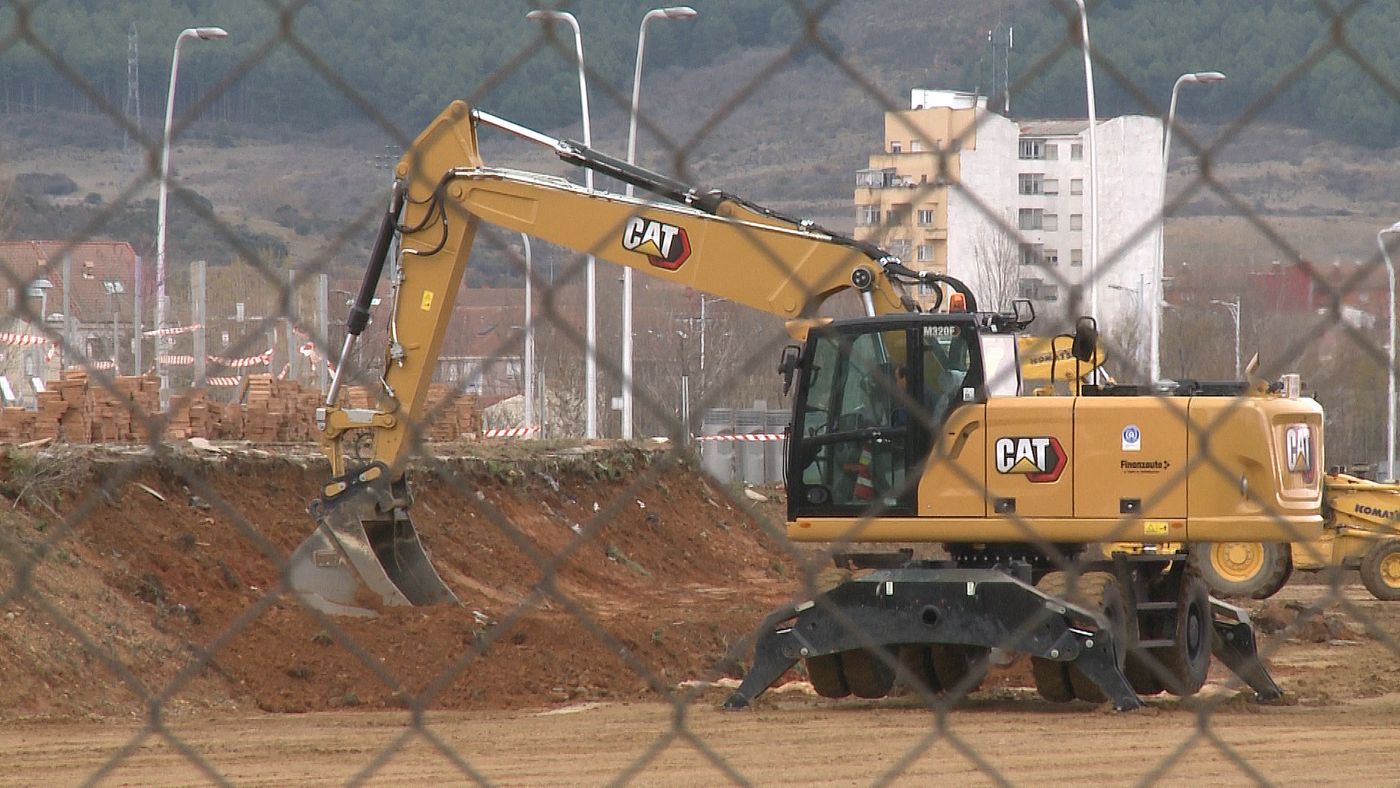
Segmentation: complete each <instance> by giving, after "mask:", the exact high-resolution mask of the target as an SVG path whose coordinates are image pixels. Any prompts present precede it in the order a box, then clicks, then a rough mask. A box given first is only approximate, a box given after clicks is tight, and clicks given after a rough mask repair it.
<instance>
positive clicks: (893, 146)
mask: <svg viewBox="0 0 1400 788" xmlns="http://www.w3.org/2000/svg"><path fill="white" fill-rule="evenodd" d="M903 150H904V148H902V147H901V146H900V143H899V142H898V141H897V140H890V153H901V152H903Z"/></svg>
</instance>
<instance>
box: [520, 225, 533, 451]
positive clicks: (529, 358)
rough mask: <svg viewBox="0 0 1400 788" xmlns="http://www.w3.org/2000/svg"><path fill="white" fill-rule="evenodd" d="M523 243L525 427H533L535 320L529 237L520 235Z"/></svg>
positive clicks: (523, 234)
mask: <svg viewBox="0 0 1400 788" xmlns="http://www.w3.org/2000/svg"><path fill="white" fill-rule="evenodd" d="M520 240H522V241H524V242H525V426H526V427H533V426H535V318H534V312H533V310H532V306H533V301H532V298H531V291H530V277H531V276H532V275H533V272H532V266H531V264H530V236H528V235H526V234H525V233H521V234H520Z"/></svg>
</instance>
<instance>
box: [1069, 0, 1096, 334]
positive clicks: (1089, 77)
mask: <svg viewBox="0 0 1400 788" xmlns="http://www.w3.org/2000/svg"><path fill="white" fill-rule="evenodd" d="M1074 2H1075V4H1076V5H1078V6H1079V36H1080V38H1081V39H1082V43H1081V46H1080V49H1082V50H1083V51H1084V92H1085V94H1086V97H1087V99H1088V103H1089V315H1090V316H1091V317H1093V318H1094V320H1095V321H1097V320H1098V319H1099V282H1098V279H1097V275H1098V268H1099V154H1098V146H1096V145H1095V144H1094V127H1095V126H1097V125H1099V123H1098V107H1097V105H1096V104H1095V102H1094V68H1093V65H1092V63H1091V61H1092V56H1091V55H1090V54H1089V12H1088V11H1087V10H1086V9H1085V8H1084V0H1074Z"/></svg>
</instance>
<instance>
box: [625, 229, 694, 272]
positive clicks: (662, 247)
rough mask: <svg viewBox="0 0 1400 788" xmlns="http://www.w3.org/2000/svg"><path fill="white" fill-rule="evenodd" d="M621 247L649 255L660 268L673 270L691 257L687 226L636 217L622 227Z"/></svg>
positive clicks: (652, 262)
mask: <svg viewBox="0 0 1400 788" xmlns="http://www.w3.org/2000/svg"><path fill="white" fill-rule="evenodd" d="M622 248H623V249H626V250H627V251H629V252H636V253H637V254H644V255H646V257H647V259H648V260H650V261H651V264H652V265H654V266H656V267H657V268H664V269H666V270H667V271H674V270H676V269H677V268H680V267H681V265H682V264H683V263H685V261H686V260H687V259H689V258H690V236H688V235H686V232H685V228H684V227H677V226H676V225H674V224H666V223H665V222H658V221H656V220H655V219H643V218H642V217H640V216H633V217H632V218H631V219H630V220H628V222H627V226H626V227H625V228H623V230H622Z"/></svg>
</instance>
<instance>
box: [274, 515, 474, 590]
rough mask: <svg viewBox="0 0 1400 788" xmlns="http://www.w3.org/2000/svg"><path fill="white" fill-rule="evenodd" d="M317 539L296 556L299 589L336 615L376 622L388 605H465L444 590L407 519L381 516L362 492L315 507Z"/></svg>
mask: <svg viewBox="0 0 1400 788" xmlns="http://www.w3.org/2000/svg"><path fill="white" fill-rule="evenodd" d="M311 514H312V516H313V517H315V518H316V531H315V532H314V533H312V534H311V536H309V537H307V539H306V541H304V542H302V543H301V545H300V546H299V547H298V548H297V549H296V551H295V552H293V553H292V557H291V561H290V563H291V566H290V568H289V571H288V576H289V581H290V584H291V587H292V589H293V590H294V591H295V592H296V593H297V595H298V596H300V597H301V598H302V600H304V601H305V602H306V603H307V604H309V605H311V606H312V607H314V608H316V609H317V610H320V611H322V612H324V613H328V614H331V615H342V616H361V617H373V616H374V615H375V610H376V609H378V608H381V607H383V606H386V605H435V604H440V603H444V602H447V603H453V604H460V602H459V600H458V599H457V596H456V594H453V593H452V589H450V588H448V587H447V585H446V584H445V583H443V582H442V578H441V577H439V576H438V573H437V570H435V569H434V568H433V565H432V562H431V561H429V560H428V554H427V552H426V551H425V550H424V549H423V543H422V542H421V541H419V539H418V531H417V529H415V528H414V527H413V521H412V520H410V519H409V517H408V512H407V511H406V510H405V509H404V508H402V507H393V508H392V509H391V510H390V511H389V512H388V513H384V512H383V511H381V509H380V506H379V496H376V495H374V494H373V491H372V490H370V489H367V488H362V489H359V490H355V491H352V492H349V493H346V494H345V495H343V496H340V497H338V498H337V500H335V501H334V502H333V503H330V504H326V503H325V502H324V500H322V499H317V500H316V501H315V502H314V503H313V504H312V505H311Z"/></svg>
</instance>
